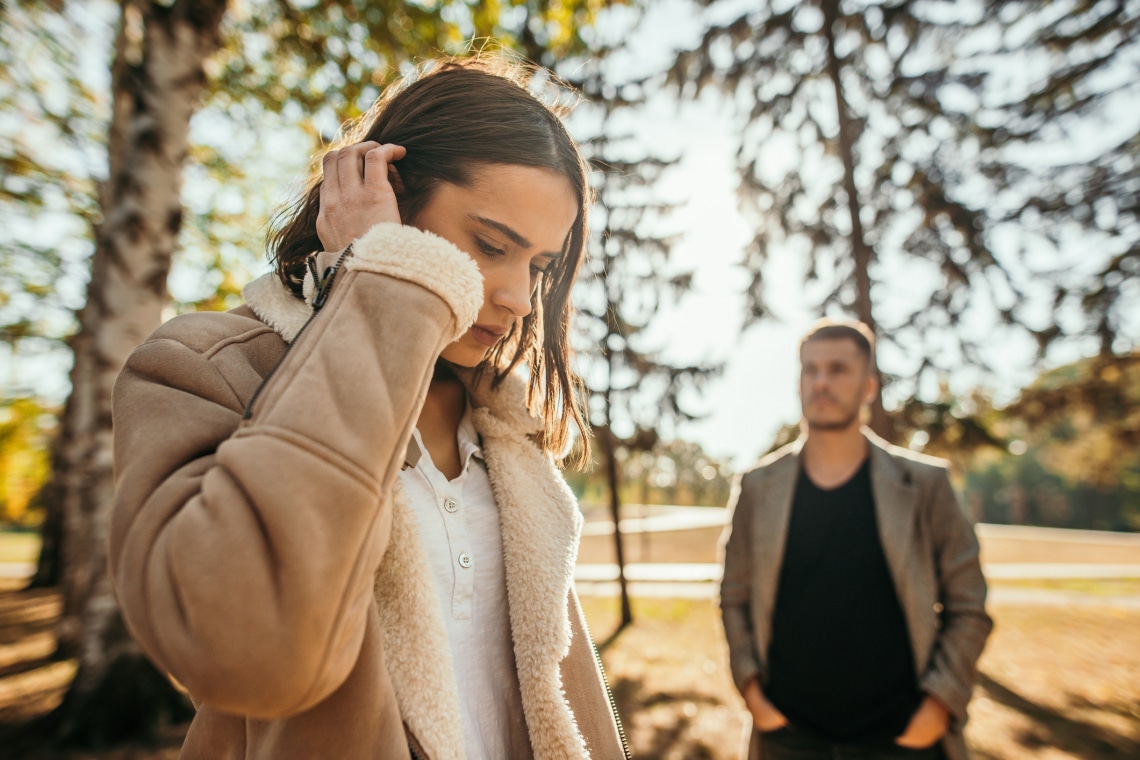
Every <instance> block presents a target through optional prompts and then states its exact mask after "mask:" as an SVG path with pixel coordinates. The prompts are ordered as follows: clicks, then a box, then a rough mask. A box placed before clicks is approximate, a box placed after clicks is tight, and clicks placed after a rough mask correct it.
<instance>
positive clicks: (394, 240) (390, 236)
mask: <svg viewBox="0 0 1140 760" xmlns="http://www.w3.org/2000/svg"><path fill="white" fill-rule="evenodd" d="M344 267H345V268H346V269H347V270H348V271H361V272H373V273H376V274H383V275H387V276H389V277H395V278H396V279H400V280H405V281H407V282H412V283H415V284H417V285H420V286H421V287H424V288H427V289H428V290H430V291H432V292H433V293H435V294H436V295H438V296H439V297H440V298H442V299H443V300H444V301H445V302H446V303H447V305H448V306H449V307H450V308H451V311H452V313H453V314H454V315H455V325H454V332H453V334H451V335H448V336H446V339H447V342H448V343H451V342H453V341H455V340H458V339H459V338H460V336H462V335H463V334H464V333H465V332H467V330H468V328H470V327H471V325H472V324H474V322H475V320H476V319H477V318H478V316H479V309H480V308H482V306H483V276H482V275H481V274H479V267H478V266H477V265H476V264H475V262H474V261H473V260H472V259H471V257H470V256H468V255H467V254H466V253H464V252H463V251H461V250H459V249H458V248H457V247H455V246H454V245H452V244H451V243H450V242H448V241H447V240H445V239H443V238H442V237H440V236H438V235H435V234H433V233H431V232H426V231H424V230H421V229H417V228H416V227H410V226H407V225H403V224H391V223H383V224H377V225H374V226H373V227H372V229H370V230H369V231H368V232H366V233H365V234H364V235H362V236H361V237H359V238H357V239H356V240H355V241H353V244H352V255H351V256H349V257H348V259H346V260H345V263H344ZM302 291H303V292H304V293H305V297H306V300H301V299H300V298H297V297H296V296H295V295H293V293H292V292H291V291H289V290H288V289H287V288H286V287H285V286H284V285H283V284H282V283H281V281H280V280H279V279H278V278H277V275H276V274H275V273H272V272H270V273H268V274H265V275H262V276H261V277H258V278H257V279H256V280H254V281H253V282H251V283H249V284H248V285H246V286H245V288H243V289H242V297H243V298H244V299H245V302H246V304H247V305H248V306H249V307H250V308H251V309H253V313H254V314H256V315H257V316H258V318H260V319H261V320H262V321H264V322H265V323H266V324H267V325H269V326H270V327H272V328H273V329H274V330H276V331H277V333H278V334H279V335H281V337H282V338H284V339H285V341H286V342H287V343H292V342H293V340H294V339H295V338H296V337H297V333H299V332H300V331H301V328H302V327H304V326H305V323H306V322H308V320H309V317H310V316H312V313H313V312H312V308H311V307H310V306H309V304H308V302H307V300H308V299H311V298H312V293H313V278H312V274H311V273H308V272H307V273H306V274H305V281H304V283H303V284H302Z"/></svg>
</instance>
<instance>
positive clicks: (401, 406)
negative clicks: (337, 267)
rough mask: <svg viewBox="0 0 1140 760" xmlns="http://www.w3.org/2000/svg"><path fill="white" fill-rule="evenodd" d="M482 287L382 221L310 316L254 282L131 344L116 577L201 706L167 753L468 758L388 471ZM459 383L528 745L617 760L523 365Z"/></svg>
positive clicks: (413, 233)
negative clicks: (483, 488) (498, 548)
mask: <svg viewBox="0 0 1140 760" xmlns="http://www.w3.org/2000/svg"><path fill="white" fill-rule="evenodd" d="M310 291H311V289H310ZM482 293H483V289H482V282H481V278H480V275H479V272H478V269H477V267H476V266H475V264H474V262H473V261H472V260H471V259H470V258H469V257H468V256H467V255H466V254H464V253H462V252H461V251H460V250H459V249H457V248H455V247H454V246H452V245H451V244H450V243H448V242H446V241H444V240H443V239H441V238H438V237H436V236H434V235H431V234H430V233H426V232H422V231H419V230H416V229H415V228H412V227H405V226H401V225H394V224H381V225H377V226H376V227H374V228H373V229H372V230H370V231H369V232H368V233H367V234H366V235H365V236H363V237H362V238H360V239H359V240H357V241H356V242H355V243H354V251H353V255H352V256H351V257H350V258H348V259H347V260H346V263H345V266H344V267H343V268H342V269H341V271H340V272H339V274H338V275H337V278H336V280H335V281H334V284H333V287H332V290H331V296H330V298H329V299H328V301H327V303H326V304H325V305H324V306H323V308H321V309H320V310H319V311H317V312H313V311H312V309H311V308H310V306H309V305H308V304H307V303H305V302H302V301H300V300H299V299H297V298H295V297H293V296H292V294H290V293H289V292H288V291H287V290H286V289H285V288H284V287H283V286H282V285H281V284H280V283H279V281H278V280H277V279H276V278H275V277H274V276H273V275H266V276H265V277H262V278H260V279H258V280H255V281H254V282H253V283H251V284H250V285H249V286H247V288H246V290H245V292H244V295H245V298H246V306H243V307H240V308H238V309H236V310H234V311H231V312H227V313H210V314H205V313H202V314H189V315H184V316H180V317H176V318H175V319H173V320H171V321H170V322H168V323H166V324H165V325H163V326H162V327H161V328H159V329H158V330H157V331H156V332H155V333H154V334H153V335H152V336H150V338H148V339H147V340H146V341H145V342H144V343H143V344H142V345H141V346H139V347H138V349H137V350H136V351H135V352H134V353H133V354H132V355H131V357H130V360H129V361H128V363H127V365H126V367H125V369H124V370H123V372H122V374H121V375H120V377H119V379H118V382H117V384H116V387H115V394H114V407H113V409H114V436H115V467H116V476H115V482H116V489H115V499H114V509H113V515H112V522H111V528H110V571H111V574H112V580H113V583H114V586H115V589H116V593H117V596H118V600H119V603H120V605H121V607H122V613H123V618H124V620H125V622H126V624H127V626H128V628H129V629H130V631H131V633H132V634H133V635H134V637H135V638H136V639H137V641H138V642H139V644H140V645H141V646H142V648H143V650H144V651H145V652H146V654H147V655H148V656H149V657H150V658H151V659H152V660H153V661H154V662H155V664H156V665H157V666H158V667H159V668H160V669H162V670H163V671H164V672H166V673H169V674H170V675H171V676H172V677H173V678H175V679H176V680H177V681H178V682H179V683H181V684H182V685H184V686H185V688H186V689H187V690H188V691H189V693H190V694H191V696H192V697H193V699H194V701H195V704H196V705H197V706H198V711H197V715H196V717H195V719H194V721H193V723H192V724H191V727H190V730H189V734H188V735H187V737H186V741H185V743H184V745H183V749H182V757H183V758H186V759H187V760H197V759H198V758H203V759H206V758H208V759H209V760H229V759H230V758H259V759H265V760H269V759H270V758H272V760H291V759H293V758H337V760H355V759H356V758H360V759H361V760H363V759H365V758H368V759H369V760H377V759H381V758H382V759H384V760H388V759H389V758H408V757H409V756H410V751H409V744H410V745H411V746H412V747H414V748H415V751H416V753H417V755H418V756H422V757H428V758H431V760H459V758H462V757H463V756H464V745H463V734H462V727H461V719H460V711H459V698H458V690H457V686H456V682H455V677H454V674H453V672H452V670H451V665H450V657H449V653H448V647H447V642H446V635H445V632H444V625H443V620H442V617H441V616H442V611H441V605H440V603H439V600H438V599H437V598H436V594H435V591H434V587H433V584H432V580H431V575H430V569H429V564H428V559H427V556H426V553H425V548H424V547H423V546H422V545H421V543H420V541H419V538H418V533H417V528H416V525H415V522H414V519H415V518H414V516H413V515H412V514H411V511H410V508H409V505H408V503H407V499H406V497H405V496H404V494H403V491H402V489H401V487H400V484H399V479H398V477H397V474H398V471H399V469H400V468H401V466H402V465H403V464H404V461H405V455H406V452H407V447H408V442H409V439H410V437H411V434H412V429H413V427H414V426H415V424H416V420H417V418H418V416H419V412H420V409H421V407H422V405H423V402H424V398H425V396H426V393H427V388H428V383H429V381H430V379H431V375H432V370H433V366H434V363H435V360H436V357H437V356H438V355H439V353H440V351H441V350H442V349H443V348H444V347H445V346H446V345H448V344H449V343H450V342H452V341H453V340H455V339H456V338H458V337H459V336H460V335H462V334H463V333H464V332H465V331H466V329H467V328H468V327H469V326H470V325H471V324H472V322H473V321H474V320H475V318H476V316H477V314H478V310H479V308H480V306H481V304H482ZM310 297H311V292H310ZM310 317H312V318H311V320H310ZM468 390H469V393H470V395H471V398H472V399H473V406H474V407H475V410H474V413H473V419H474V422H475V426H476V429H477V430H478V432H479V433H480V435H481V437H482V442H483V449H484V454H485V461H486V463H487V469H488V472H489V475H490V479H491V484H492V488H493V490H494V492H495V496H496V501H497V502H498V506H499V511H500V522H501V528H502V534H503V555H504V557H503V560H504V564H505V569H506V580H507V594H508V604H509V616H510V621H511V631H512V637H513V640H514V650H515V657H516V662H517V666H518V672H519V682H520V685H521V693H522V702H523V709H524V713H525V718H526V723H527V726H528V729H529V733H530V738H531V744H532V747H533V749H534V757H535V758H536V759H537V760H564V759H566V758H595V759H597V758H605V759H606V760H613V759H615V758H623V757H624V756H625V751H624V746H623V745H624V742H623V738H622V736H621V733H620V728H619V724H618V722H617V719H616V715H615V713H614V711H613V710H612V703H611V701H610V699H609V694H608V690H607V688H606V686H605V683H604V676H603V675H602V672H601V669H600V665H599V663H598V661H597V659H596V656H595V653H594V649H593V646H592V643H591V641H590V637H589V633H588V632H587V629H586V626H585V621H584V619H583V617H582V614H581V610H580V608H579V606H578V602H577V597H576V596H575V593H574V589H573V569H574V562H575V556H576V552H577V541H578V534H579V531H580V528H581V516H580V513H579V511H578V509H577V505H576V502H575V500H574V498H573V496H572V494H571V493H570V491H569V489H568V488H567V487H566V485H565V483H564V481H563V479H562V477H561V475H560V474H559V472H558V471H557V469H556V468H555V466H554V465H553V463H552V462H551V461H550V460H549V458H547V457H546V456H544V455H543V454H542V453H541V452H540V450H539V449H538V447H537V446H536V445H535V444H534V443H533V442H532V439H531V438H530V436H532V435H533V434H534V433H536V432H537V431H539V430H540V429H541V422H540V420H538V419H536V418H534V417H532V416H531V415H530V414H528V413H527V411H526V407H525V404H524V396H523V393H524V389H523V382H522V381H521V379H519V378H511V379H508V380H507V381H506V382H504V383H503V384H502V385H501V386H500V387H499V388H498V389H496V390H494V391H492V390H491V389H490V388H489V387H488V386H487V385H472V386H471V387H469V389H468Z"/></svg>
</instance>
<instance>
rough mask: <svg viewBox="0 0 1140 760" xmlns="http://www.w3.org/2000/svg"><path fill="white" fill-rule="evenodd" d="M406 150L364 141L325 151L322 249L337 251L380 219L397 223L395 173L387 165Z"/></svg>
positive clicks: (319, 221)
mask: <svg viewBox="0 0 1140 760" xmlns="http://www.w3.org/2000/svg"><path fill="white" fill-rule="evenodd" d="M405 153H406V151H405V150H404V148H403V147H402V146H400V145H390V144H389V145H381V144H379V143H376V142H372V141H368V142H362V143H359V144H357V145H349V146H348V147H345V148H341V149H340V150H331V151H329V152H328V153H326V154H325V157H324V159H323V160H322V164H321V169H322V171H323V173H324V180H323V181H322V182H321V207H320V211H319V212H318V213H317V236H318V237H319V238H320V239H321V245H322V246H323V247H324V250H326V251H340V250H342V249H344V248H345V247H346V246H348V244H349V243H351V242H352V241H353V240H356V239H357V238H358V237H360V236H361V235H363V234H364V233H365V232H367V231H368V230H370V229H371V228H372V225H374V224H378V223H380V222H395V223H396V224H399V223H400V208H399V206H398V205H397V204H396V192H395V190H394V189H393V187H392V181H391V179H389V176H388V172H389V169H391V171H392V172H393V173H394V175H395V179H396V182H397V183H398V182H399V174H396V173H395V168H394V167H392V166H391V164H392V162H393V161H399V160H400V159H401V158H403V157H404V154H405Z"/></svg>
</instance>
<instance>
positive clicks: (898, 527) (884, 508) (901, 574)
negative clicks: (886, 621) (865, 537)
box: [868, 437, 917, 609]
mask: <svg viewBox="0 0 1140 760" xmlns="http://www.w3.org/2000/svg"><path fill="white" fill-rule="evenodd" d="M868 442H869V444H870V457H871V493H872V494H873V496H874V498H875V518H876V520H877V521H878V524H879V541H880V542H881V543H882V545H883V554H884V555H885V556H886V559H887V567H888V569H889V570H890V572H891V578H892V579H893V580H894V582H895V592H896V593H897V594H898V597H899V601H900V602H901V603H902V605H903V609H908V601H909V599H908V597H909V596H910V573H909V572H908V568H911V567H913V565H912V564H911V551H912V549H913V547H914V529H915V522H914V518H915V499H916V498H917V490H916V489H915V487H914V484H913V482H912V481H911V475H910V472H909V471H908V470H907V469H906V468H905V467H903V466H902V465H900V464H899V462H898V461H897V460H896V459H895V458H894V457H892V456H891V454H890V452H888V451H887V450H886V448H884V446H883V444H882V443H881V442H880V441H878V440H876V439H874V438H871V437H868Z"/></svg>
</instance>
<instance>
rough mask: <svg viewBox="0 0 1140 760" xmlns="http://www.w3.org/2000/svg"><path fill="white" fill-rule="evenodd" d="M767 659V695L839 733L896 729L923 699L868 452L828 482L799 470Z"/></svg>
mask: <svg viewBox="0 0 1140 760" xmlns="http://www.w3.org/2000/svg"><path fill="white" fill-rule="evenodd" d="M768 661H769V679H768V684H767V685H766V686H765V694H766V696H767V697H768V698H769V699H770V700H771V701H772V703H773V704H775V705H776V707H778V708H779V709H780V711H781V712H783V713H784V715H786V716H787V718H788V720H789V721H790V722H791V723H792V725H794V726H797V727H800V728H802V729H805V730H807V731H810V732H813V733H816V734H819V735H821V736H824V737H827V738H831V739H834V740H838V741H862V740H868V741H870V740H879V739H890V738H893V737H896V736H898V735H899V734H901V733H902V732H903V730H904V729H905V728H906V724H907V722H908V721H909V720H910V717H911V715H912V714H913V713H914V711H915V709H917V707H918V705H919V703H920V702H921V700H922V695H921V693H920V692H919V690H918V679H917V677H916V675H915V670H914V657H913V654H912V650H911V643H910V635H909V634H908V633H907V629H906V620H905V618H904V617H903V612H902V607H901V606H900V605H899V600H898V595H897V593H896V592H895V587H894V582H893V581H892V580H891V574H890V571H889V569H888V568H887V561H886V557H885V556H884V555H883V547H882V543H881V542H880V541H879V531H878V524H877V520H876V519H875V502H874V496H873V494H872V493H871V474H870V466H869V464H868V463H867V462H864V463H863V466H862V467H861V468H860V469H859V471H858V472H857V473H856V474H855V475H854V476H853V477H852V478H851V479H850V480H849V481H847V482H846V483H844V484H843V485H841V486H839V487H838V488H834V489H831V490H827V491H825V490H823V489H820V488H818V487H817V486H816V485H815V484H814V483H812V482H811V479H810V478H808V477H807V474H806V473H805V472H803V470H802V469H801V471H800V476H799V481H798V482H797V484H796V495H795V499H794V501H793V503H792V513H791V518H790V520H789V523H788V536H787V545H786V548H785V551H784V561H783V565H782V566H781V569H780V582H779V587H778V590H777V593H776V609H775V612H774V614H773V617H772V642H771V646H770V648H769V650H768Z"/></svg>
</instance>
